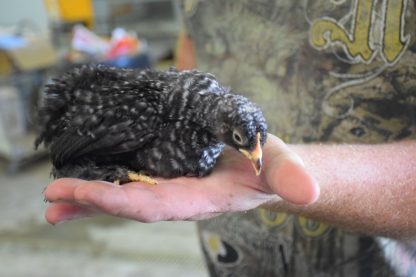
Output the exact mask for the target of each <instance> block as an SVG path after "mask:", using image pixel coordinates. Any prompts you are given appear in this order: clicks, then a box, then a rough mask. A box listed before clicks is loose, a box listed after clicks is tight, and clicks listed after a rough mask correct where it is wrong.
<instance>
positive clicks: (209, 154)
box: [35, 66, 267, 182]
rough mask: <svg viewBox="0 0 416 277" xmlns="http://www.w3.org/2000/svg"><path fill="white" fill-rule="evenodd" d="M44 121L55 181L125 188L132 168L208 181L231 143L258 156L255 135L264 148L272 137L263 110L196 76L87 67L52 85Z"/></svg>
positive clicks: (208, 77) (204, 76)
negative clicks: (121, 184)
mask: <svg viewBox="0 0 416 277" xmlns="http://www.w3.org/2000/svg"><path fill="white" fill-rule="evenodd" d="M39 119H40V123H41V124H40V130H39V131H40V132H39V137H38V138H37V140H36V143H35V144H36V146H38V145H39V144H41V143H42V142H43V143H44V144H45V145H46V146H47V147H48V149H49V151H50V154H51V160H52V163H53V170H52V172H53V175H54V176H55V177H78V178H83V179H101V180H107V181H114V180H121V181H122V182H127V181H128V178H127V171H128V170H131V171H145V172H147V173H149V174H151V175H154V176H161V177H176V176H204V175H206V174H208V173H209V172H210V171H211V170H212V168H213V166H214V165H215V162H216V159H217V157H218V156H219V155H220V153H221V152H222V150H223V148H224V145H225V144H228V145H230V146H232V147H234V148H244V149H247V150H252V149H253V148H254V147H255V143H256V141H255V137H256V133H260V134H261V145H263V144H264V143H265V140H266V136H267V127H266V122H265V120H264V117H263V115H262V113H261V110H260V109H259V108H258V107H256V106H255V105H254V104H252V103H251V102H250V101H249V100H248V99H246V98H244V97H242V96H239V95H235V94H232V93H231V92H230V91H229V89H227V88H224V87H222V86H221V85H220V84H219V83H218V81H217V80H216V78H215V77H214V76H213V75H212V74H209V73H203V72H200V71H197V70H192V71H183V72H178V71H176V70H175V69H171V70H169V71H166V72H159V71H153V70H144V71H137V70H127V69H116V68H110V67H105V66H82V67H80V68H77V69H75V70H73V71H71V72H68V73H66V74H64V75H63V76H61V77H60V78H57V79H54V81H53V83H52V84H50V85H48V86H47V88H46V90H45V97H44V102H43V104H42V106H41V108H40V111H39ZM235 130H237V132H238V134H241V139H242V140H244V141H243V142H244V145H243V143H242V144H241V145H236V141H234V140H233V139H232V137H233V132H235ZM239 138H240V137H239Z"/></svg>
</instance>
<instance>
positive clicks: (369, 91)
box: [182, 0, 416, 277]
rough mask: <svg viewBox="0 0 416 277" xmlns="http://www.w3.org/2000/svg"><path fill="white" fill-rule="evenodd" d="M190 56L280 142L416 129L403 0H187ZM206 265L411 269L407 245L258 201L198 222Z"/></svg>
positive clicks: (353, 139)
mask: <svg viewBox="0 0 416 277" xmlns="http://www.w3.org/2000/svg"><path fill="white" fill-rule="evenodd" d="M182 4H183V5H182V6H183V11H184V16H185V23H186V29H187V32H188V34H189V35H190V36H191V39H192V40H193V43H194V46H195V49H196V55H197V66H198V68H199V69H201V70H204V71H208V72H212V73H214V74H215V75H216V77H217V78H218V79H219V80H220V81H221V82H222V83H223V84H225V85H227V86H229V87H231V88H232V90H233V91H234V92H236V93H239V94H243V95H245V96H247V97H248V98H250V99H251V100H252V101H253V102H255V103H257V104H258V105H259V106H260V107H262V109H263V111H264V114H265V117H266V119H267V122H268V126H269V132H271V133H274V134H276V135H278V136H279V137H281V138H282V139H283V140H284V141H286V142H288V143H312V142H321V143H325V142H331V143H337V142H342V143H371V144H374V143H381V142H386V141H393V140H399V139H404V138H415V137H416V78H415V77H416V53H415V52H416V44H415V34H416V33H415V30H416V28H415V27H416V16H414V14H415V9H414V2H413V1H408V0H381V1H376V0H349V1H348V0H347V1H346V0H336V1H335V0H331V1H328V0H313V1H312V0H311V1H308V0H303V1H286V0H281V1H280V0H255V1H253V0H239V1H222V0H210V1H197V0H195V1H184V2H183V3H182ZM198 227H199V233H200V239H201V244H202V248H203V251H204V254H205V256H206V260H207V264H208V267H209V271H210V273H211V275H212V276H250V277H251V276H394V275H395V274H399V275H407V276H411V275H412V273H413V272H415V268H416V263H415V260H416V258H415V257H416V252H415V251H414V249H415V247H412V245H411V244H410V243H401V242H398V241H395V240H391V239H381V238H375V237H370V236H363V235H359V234H355V233H351V232H348V231H346V230H343V229H339V228H336V227H333V226H330V225H328V224H326V223H323V222H316V221H313V220H310V219H308V218H305V217H302V216H297V215H292V214H286V213H276V212H271V211H268V210H265V209H256V210H252V211H248V212H246V213H232V214H225V215H222V216H219V217H217V218H214V219H211V220H205V221H202V222H200V223H199V224H198Z"/></svg>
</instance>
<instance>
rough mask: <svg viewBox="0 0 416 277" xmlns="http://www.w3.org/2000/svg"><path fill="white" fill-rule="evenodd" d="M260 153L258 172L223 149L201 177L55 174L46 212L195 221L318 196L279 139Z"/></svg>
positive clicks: (57, 216)
mask: <svg viewBox="0 0 416 277" xmlns="http://www.w3.org/2000/svg"><path fill="white" fill-rule="evenodd" d="M263 153H264V157H263V163H264V167H263V172H262V174H261V175H260V176H256V175H255V173H254V170H253V169H252V167H251V164H250V162H249V161H248V160H247V159H246V158H245V157H244V156H243V155H241V154H240V153H239V152H237V151H235V150H233V149H226V150H225V151H224V153H223V154H222V155H221V157H220V159H219V162H218V164H217V165H216V167H215V168H214V171H213V172H212V173H211V174H210V175H209V176H207V177H204V178H190V177H180V178H175V179H158V184H157V185H155V186H149V185H146V184H141V183H137V182H133V183H128V184H125V185H123V186H118V185H115V184H111V183H107V182H102V181H85V180H80V179H74V178H62V179H58V180H56V181H54V182H53V183H52V184H50V185H49V186H48V187H47V189H46V190H45V198H46V199H47V200H48V201H49V202H51V203H50V205H49V207H48V209H47V211H46V214H45V216H46V219H47V220H48V222H50V223H52V224H55V223H58V222H60V221H63V220H68V219H74V218H81V217H86V216H93V215H97V214H103V213H104V214H110V215H114V216H120V217H125V218H130V219H134V220H138V221H141V222H154V221H161V220H198V219H205V218H210V217H213V216H215V215H218V214H221V213H224V212H233V211H246V210H250V209H254V208H256V207H258V206H261V205H263V204H266V203H271V202H273V201H281V200H280V199H281V198H283V199H284V200H286V201H288V202H291V203H294V204H300V205H302V204H309V203H312V202H314V201H315V200H316V199H317V196H318V195H319V188H318V186H317V184H316V183H315V181H314V180H313V178H312V177H311V176H310V175H309V174H308V173H307V172H306V171H305V169H304V168H303V166H302V162H301V160H300V159H299V158H298V156H296V155H295V154H294V153H293V152H292V151H290V150H289V147H287V145H285V144H284V143H283V142H282V141H281V140H280V139H278V138H276V137H274V136H272V135H269V138H268V142H267V143H266V145H265V146H264V149H263Z"/></svg>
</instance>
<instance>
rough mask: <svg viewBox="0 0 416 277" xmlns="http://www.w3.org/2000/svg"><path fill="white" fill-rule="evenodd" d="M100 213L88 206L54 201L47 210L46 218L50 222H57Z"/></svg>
mask: <svg viewBox="0 0 416 277" xmlns="http://www.w3.org/2000/svg"><path fill="white" fill-rule="evenodd" d="M97 214H99V213H98V212H96V211H93V210H91V209H89V208H86V207H81V206H77V205H73V204H69V203H53V204H50V205H49V206H48V208H47V209H46V212H45V218H46V220H47V221H48V222H49V223H50V224H53V225H55V224H57V223H60V222H63V221H67V220H71V219H76V218H82V217H91V216H94V215H97Z"/></svg>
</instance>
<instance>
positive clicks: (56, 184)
mask: <svg viewBox="0 0 416 277" xmlns="http://www.w3.org/2000/svg"><path fill="white" fill-rule="evenodd" d="M85 182H86V181H85V180H81V179H75V178H61V179H57V180H55V181H53V182H52V183H51V184H50V185H48V186H47V187H46V189H45V191H44V196H45V199H46V200H47V201H49V202H56V201H73V200H74V191H75V188H77V187H78V186H79V185H81V184H84V183H85Z"/></svg>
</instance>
